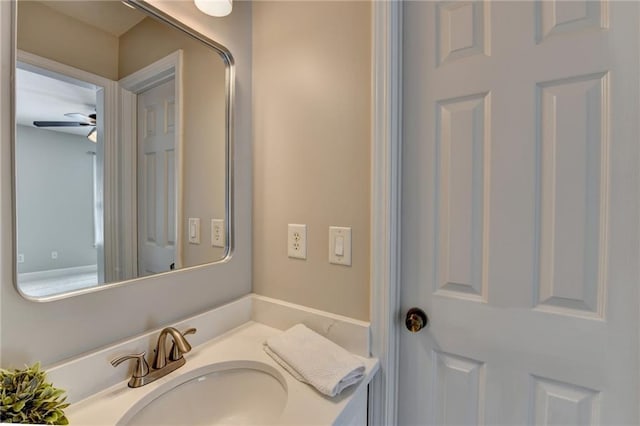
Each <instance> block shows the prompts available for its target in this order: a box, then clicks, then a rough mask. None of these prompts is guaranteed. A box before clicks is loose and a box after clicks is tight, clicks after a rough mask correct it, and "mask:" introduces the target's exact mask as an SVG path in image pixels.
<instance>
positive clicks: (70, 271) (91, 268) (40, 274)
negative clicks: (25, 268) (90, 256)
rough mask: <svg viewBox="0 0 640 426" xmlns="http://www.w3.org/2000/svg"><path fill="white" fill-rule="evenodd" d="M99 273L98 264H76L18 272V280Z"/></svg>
mask: <svg viewBox="0 0 640 426" xmlns="http://www.w3.org/2000/svg"><path fill="white" fill-rule="evenodd" d="M94 272H95V273H98V265H85V266H75V267H73V268H60V269H49V270H47V271H36V272H25V273H22V274H18V281H20V282H30V281H40V280H49V279H53V278H61V277H68V276H73V275H81V274H91V273H94Z"/></svg>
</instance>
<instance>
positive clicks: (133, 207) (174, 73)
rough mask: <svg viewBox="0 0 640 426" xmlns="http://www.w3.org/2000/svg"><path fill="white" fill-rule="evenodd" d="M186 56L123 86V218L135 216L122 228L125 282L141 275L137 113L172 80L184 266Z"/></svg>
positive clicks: (178, 262)
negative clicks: (141, 102) (144, 98)
mask: <svg viewBox="0 0 640 426" xmlns="http://www.w3.org/2000/svg"><path fill="white" fill-rule="evenodd" d="M183 58H184V54H183V51H182V49H178V50H176V51H175V52H173V53H170V54H169V55H167V56H165V57H164V58H162V59H159V60H157V61H155V62H153V63H152V64H150V65H147V66H146V67H144V68H142V69H140V70H138V71H135V72H134V73H132V74H130V75H128V76H126V77H124V78H122V79H121V80H120V81H119V82H118V84H119V90H118V97H119V105H120V120H119V121H120V132H121V138H120V140H121V144H122V145H121V146H122V153H121V160H122V169H121V171H120V172H121V175H122V186H121V188H122V213H123V217H135V218H136V220H135V221H131V222H130V223H123V224H122V227H121V235H122V242H121V247H120V248H121V250H120V253H122V262H121V273H122V274H123V276H122V277H121V279H125V280H127V279H133V278H137V277H138V276H140V275H139V274H138V223H137V222H138V220H137V218H138V207H137V205H138V175H137V169H138V167H137V157H138V130H137V115H138V113H137V111H138V109H137V108H138V107H137V105H138V102H137V100H138V94H139V93H142V92H144V91H146V90H148V89H151V88H153V87H155V86H157V85H159V84H162V83H164V82H165V81H168V80H170V79H174V81H175V86H174V87H175V89H174V99H175V102H176V104H177V108H176V109H175V117H174V122H175V125H176V127H177V128H178V131H177V132H176V133H175V146H176V153H177V155H176V157H177V158H176V165H175V171H176V173H175V182H174V184H175V186H176V223H175V235H176V246H175V248H176V254H175V267H176V269H180V268H181V267H182V252H183V247H182V244H183V242H184V241H183V240H184V232H183V229H182V226H181V224H182V222H183V209H182V196H183V191H182V175H183V161H182V159H183V152H182V149H183V134H184V131H183V125H182V122H183V121H182V120H183V99H182V96H183V87H182V75H183V62H184V59H183Z"/></svg>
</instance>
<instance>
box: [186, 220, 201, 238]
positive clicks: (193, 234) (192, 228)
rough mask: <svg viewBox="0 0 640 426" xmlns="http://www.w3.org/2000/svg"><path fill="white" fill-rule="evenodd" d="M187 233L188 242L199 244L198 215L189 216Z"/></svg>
mask: <svg viewBox="0 0 640 426" xmlns="http://www.w3.org/2000/svg"><path fill="white" fill-rule="evenodd" d="M187 234H188V235H189V243H191V244H200V218H199V217H190V218H189V229H187Z"/></svg>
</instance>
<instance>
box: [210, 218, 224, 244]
mask: <svg viewBox="0 0 640 426" xmlns="http://www.w3.org/2000/svg"><path fill="white" fill-rule="evenodd" d="M224 234H225V232H224V220H222V219H211V246H213V247H224V236H225V235H224Z"/></svg>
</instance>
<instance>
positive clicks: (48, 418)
mask: <svg viewBox="0 0 640 426" xmlns="http://www.w3.org/2000/svg"><path fill="white" fill-rule="evenodd" d="M0 383H1V384H2V389H1V391H0V402H1V403H2V405H1V406H0V419H2V421H3V422H7V423H29V424H45V423H46V424H63V425H66V424H69V421H68V419H67V418H66V417H65V415H64V411H63V409H64V408H66V407H68V406H69V404H68V403H65V400H66V397H64V393H65V392H64V390H62V389H57V388H55V387H53V386H52V385H51V383H47V382H46V373H45V372H44V371H42V370H40V363H36V364H34V365H32V366H31V367H29V366H25V368H24V369H21V370H5V369H0Z"/></svg>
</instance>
